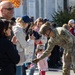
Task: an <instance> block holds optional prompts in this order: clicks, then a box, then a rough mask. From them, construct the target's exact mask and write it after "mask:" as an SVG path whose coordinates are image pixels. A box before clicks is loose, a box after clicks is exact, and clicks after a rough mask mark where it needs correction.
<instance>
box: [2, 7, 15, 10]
mask: <svg viewBox="0 0 75 75" xmlns="http://www.w3.org/2000/svg"><path fill="white" fill-rule="evenodd" d="M3 9H6V10H8V11H10V10H13V9H14V7H13V8H3Z"/></svg>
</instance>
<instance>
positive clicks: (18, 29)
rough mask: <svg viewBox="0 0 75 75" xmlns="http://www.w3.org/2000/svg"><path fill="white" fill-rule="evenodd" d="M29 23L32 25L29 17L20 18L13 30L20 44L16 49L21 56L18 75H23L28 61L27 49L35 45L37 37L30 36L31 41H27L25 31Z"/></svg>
mask: <svg viewBox="0 0 75 75" xmlns="http://www.w3.org/2000/svg"><path fill="white" fill-rule="evenodd" d="M28 23H30V18H29V17H28V16H23V17H22V18H20V17H18V18H17V19H16V25H15V26H13V28H12V30H13V33H14V35H15V36H16V38H17V40H18V42H17V44H16V48H17V50H18V53H19V55H20V62H19V63H18V64H17V67H16V68H17V72H16V75H23V64H24V62H25V60H26V58H25V48H27V47H30V46H32V45H34V39H35V37H34V36H33V35H32V36H29V41H26V40H25V37H26V33H25V32H24V29H25V28H26V27H27V26H28ZM33 51H34V50H31V52H33ZM32 54H33V53H32Z"/></svg>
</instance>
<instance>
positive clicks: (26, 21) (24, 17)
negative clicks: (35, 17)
mask: <svg viewBox="0 0 75 75" xmlns="http://www.w3.org/2000/svg"><path fill="white" fill-rule="evenodd" d="M22 20H23V21H24V22H25V23H30V22H31V19H30V18H29V16H23V17H22Z"/></svg>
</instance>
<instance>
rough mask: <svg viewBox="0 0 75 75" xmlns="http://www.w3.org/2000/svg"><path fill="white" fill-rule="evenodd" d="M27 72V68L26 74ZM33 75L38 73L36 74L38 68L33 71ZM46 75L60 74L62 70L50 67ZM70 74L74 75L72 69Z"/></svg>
mask: <svg viewBox="0 0 75 75" xmlns="http://www.w3.org/2000/svg"><path fill="white" fill-rule="evenodd" d="M28 72H29V71H28V70H27V75H28ZM34 75H39V74H38V70H36V71H35V74H34ZM46 75H62V70H59V69H50V71H47V72H46ZM71 75H75V74H74V73H73V71H72V70H71Z"/></svg>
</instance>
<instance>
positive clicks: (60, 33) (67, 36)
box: [32, 23, 75, 75]
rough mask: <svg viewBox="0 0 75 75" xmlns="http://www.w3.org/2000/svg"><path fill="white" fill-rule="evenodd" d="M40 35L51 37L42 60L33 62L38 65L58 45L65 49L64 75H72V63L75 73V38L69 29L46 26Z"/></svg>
mask: <svg viewBox="0 0 75 75" xmlns="http://www.w3.org/2000/svg"><path fill="white" fill-rule="evenodd" d="M40 33H41V34H43V35H45V36H47V37H50V39H49V41H48V46H47V49H46V51H45V52H44V53H43V55H42V56H41V57H40V58H37V59H34V60H33V61H32V62H33V63H37V62H38V61H39V60H41V59H43V58H45V57H46V56H48V55H49V54H50V53H51V51H52V50H53V47H54V46H55V45H58V46H60V47H62V48H63V49H64V53H63V55H64V62H63V75H70V64H71V61H72V64H73V71H74V73H75V36H73V35H72V34H71V33H70V32H69V31H68V30H67V29H65V28H63V27H57V28H55V29H51V27H50V26H49V24H48V25H47V23H46V24H44V25H42V26H41V28H40ZM67 54H69V55H71V60H69V59H68V57H66V56H67Z"/></svg>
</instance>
